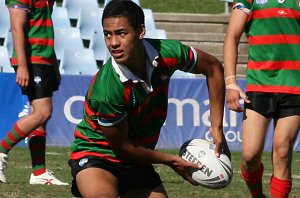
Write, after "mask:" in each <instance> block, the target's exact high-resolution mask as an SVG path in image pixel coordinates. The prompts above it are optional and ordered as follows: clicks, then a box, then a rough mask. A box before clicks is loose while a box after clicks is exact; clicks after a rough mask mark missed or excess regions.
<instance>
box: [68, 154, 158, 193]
mask: <svg viewBox="0 0 300 198" xmlns="http://www.w3.org/2000/svg"><path fill="white" fill-rule="evenodd" d="M68 163H69V165H70V167H71V174H72V176H73V180H72V190H71V191H72V194H73V195H74V196H76V197H81V195H80V192H79V190H78V188H77V184H76V179H75V178H76V175H77V174H78V173H79V172H80V171H81V170H84V169H86V168H91V167H95V168H101V169H104V170H106V171H108V172H110V173H112V174H113V175H114V176H115V177H116V178H117V179H118V182H119V194H122V193H125V192H127V191H134V190H140V189H149V190H152V189H153V188H155V187H157V186H159V185H161V184H162V181H161V179H160V176H159V174H158V173H157V172H156V171H155V169H154V167H153V166H152V165H150V166H137V165H127V164H126V165H125V164H120V163H114V162H110V161H108V160H105V159H103V158H100V157H94V156H88V157H83V158H81V159H78V160H69V162H68Z"/></svg>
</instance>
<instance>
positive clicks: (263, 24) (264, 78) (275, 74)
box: [233, 0, 300, 94]
mask: <svg viewBox="0 0 300 198" xmlns="http://www.w3.org/2000/svg"><path fill="white" fill-rule="evenodd" d="M280 2H281V3H280ZM233 8H237V9H241V10H243V11H245V12H246V13H247V14H248V20H247V24H246V32H247V33H248V35H249V60H248V66H247V87H246V91H258V92H274V93H289V94H300V0H285V1H283V0H235V1H234V5H233Z"/></svg>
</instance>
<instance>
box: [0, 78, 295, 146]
mask: <svg viewBox="0 0 300 198" xmlns="http://www.w3.org/2000/svg"><path fill="white" fill-rule="evenodd" d="M91 78H92V77H91V76H84V75H81V76H68V75H64V76H62V82H61V86H60V89H59V90H58V91H57V92H55V93H54V96H53V115H52V118H51V120H50V121H49V122H48V125H47V145H48V146H69V145H70V143H71V142H72V140H73V138H74V137H73V133H74V129H75V126H76V124H77V123H79V122H80V120H81V118H82V113H83V111H82V110H83V101H84V96H85V94H86V91H87V89H88V86H89V83H90V81H91ZM14 82H15V74H13V73H12V74H11V73H0V93H1V97H0V138H3V137H4V136H5V135H6V133H7V131H8V130H10V129H11V127H12V125H13V124H14V122H15V121H16V120H17V119H19V118H20V117H22V116H23V115H26V114H28V113H29V111H30V107H29V104H28V101H27V98H26V97H25V96H21V93H20V88H19V87H18V86H17V85H16V83H14ZM238 83H239V85H240V86H241V87H242V88H244V87H245V80H244V79H239V80H238ZM242 102H243V101H242V100H241V103H242ZM241 123H242V113H236V112H233V111H229V110H228V109H227V107H225V109H224V121H223V126H224V133H225V137H226V139H227V142H228V145H229V148H230V149H231V150H232V151H240V150H241V133H242V132H241ZM209 126H210V113H209V100H208V92H207V88H206V80H205V78H172V79H171V84H170V89H169V109H168V116H167V120H166V122H165V124H164V126H163V127H162V130H161V135H160V138H159V142H158V145H157V148H161V149H171V148H177V149H178V148H180V146H181V145H182V143H183V142H185V141H186V140H188V139H192V138H204V139H208V140H210V139H211V137H210V134H209V132H208V129H209ZM270 126H272V124H270ZM253 138H255V137H253ZM272 139H273V130H272V128H269V130H268V134H267V138H266V143H265V151H270V150H271V149H272ZM299 142H300V135H299V136H298V137H297V140H296V143H295V146H294V150H295V151H300V145H299ZM19 145H25V143H24V142H21V143H20V144H19Z"/></svg>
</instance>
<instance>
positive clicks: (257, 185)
mask: <svg viewBox="0 0 300 198" xmlns="http://www.w3.org/2000/svg"><path fill="white" fill-rule="evenodd" d="M241 171H242V177H243V178H244V180H245V182H246V184H247V186H248V188H249V190H250V194H251V195H252V197H263V196H264V195H263V188H262V176H263V172H264V165H263V164H261V166H260V167H259V168H258V169H257V170H256V171H254V172H252V173H248V172H246V170H245V168H244V166H243V165H241Z"/></svg>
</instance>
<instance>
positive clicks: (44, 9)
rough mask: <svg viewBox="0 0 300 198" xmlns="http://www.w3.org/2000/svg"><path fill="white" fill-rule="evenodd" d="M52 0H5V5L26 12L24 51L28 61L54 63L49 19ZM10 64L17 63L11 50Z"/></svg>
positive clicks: (50, 20) (52, 39) (51, 26)
mask: <svg viewBox="0 0 300 198" xmlns="http://www.w3.org/2000/svg"><path fill="white" fill-rule="evenodd" d="M53 3H54V0H6V6H7V7H12V8H15V9H23V10H25V11H27V12H28V15H27V17H28V24H27V26H26V27H25V36H26V42H27V44H28V45H26V47H27V49H26V53H27V58H28V62H29V63H35V64H46V65H52V64H54V63H56V56H55V52H54V30H53V22H52V19H51V14H52V8H53ZM11 62H12V65H17V64H18V62H17V59H16V53H15V52H13V56H12V59H11Z"/></svg>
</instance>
